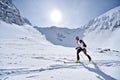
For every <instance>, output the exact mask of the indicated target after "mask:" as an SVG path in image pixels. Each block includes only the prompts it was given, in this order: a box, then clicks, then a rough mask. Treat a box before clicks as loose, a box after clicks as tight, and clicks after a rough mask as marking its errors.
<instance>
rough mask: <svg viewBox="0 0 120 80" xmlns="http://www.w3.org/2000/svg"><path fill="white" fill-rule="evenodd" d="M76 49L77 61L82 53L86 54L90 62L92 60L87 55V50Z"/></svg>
mask: <svg viewBox="0 0 120 80" xmlns="http://www.w3.org/2000/svg"><path fill="white" fill-rule="evenodd" d="M76 49H77V60H79V59H80V57H79V53H80V52H81V51H83V52H84V54H85V55H86V56H87V57H88V59H89V61H90V60H91V57H90V56H89V55H88V54H87V50H86V49H85V48H81V47H78V48H76Z"/></svg>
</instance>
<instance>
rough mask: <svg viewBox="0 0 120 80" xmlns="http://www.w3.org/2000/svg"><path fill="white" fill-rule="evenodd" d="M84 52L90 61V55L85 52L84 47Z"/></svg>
mask: <svg viewBox="0 0 120 80" xmlns="http://www.w3.org/2000/svg"><path fill="white" fill-rule="evenodd" d="M83 52H84V54H85V55H86V56H87V57H88V59H89V61H91V57H90V56H89V55H88V54H87V51H86V49H84V50H83Z"/></svg>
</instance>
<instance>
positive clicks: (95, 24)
mask: <svg viewBox="0 0 120 80" xmlns="http://www.w3.org/2000/svg"><path fill="white" fill-rule="evenodd" d="M84 27H85V28H87V30H88V31H93V30H96V29H99V30H107V29H109V30H115V29H117V28H120V6H118V7H116V8H114V9H111V10H109V11H108V12H106V13H104V14H103V15H101V16H99V17H97V18H95V19H93V20H91V21H90V22H89V23H88V24H86V25H85V26H84Z"/></svg>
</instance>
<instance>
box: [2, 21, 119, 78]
mask: <svg viewBox="0 0 120 80" xmlns="http://www.w3.org/2000/svg"><path fill="white" fill-rule="evenodd" d="M75 53H76V50H75V48H70V47H63V46H57V45H53V44H51V43H50V42H49V41H47V40H46V38H45V36H43V35H42V34H40V32H38V31H37V30H36V29H34V28H33V27H32V26H29V25H24V26H18V25H15V24H12V25H11V24H6V23H4V22H0V80H120V52H119V51H117V50H114V49H107V48H104V47H103V49H102V48H89V47H88V53H89V54H90V56H91V57H92V60H93V62H88V59H87V57H86V56H85V55H84V54H83V53H82V52H81V55H80V59H81V62H83V63H73V62H74V61H75V60H76V54H75ZM64 62H71V63H64Z"/></svg>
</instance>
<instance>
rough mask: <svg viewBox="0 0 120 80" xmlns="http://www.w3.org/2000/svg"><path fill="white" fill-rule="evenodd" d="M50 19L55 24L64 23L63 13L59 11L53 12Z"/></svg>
mask: <svg viewBox="0 0 120 80" xmlns="http://www.w3.org/2000/svg"><path fill="white" fill-rule="evenodd" d="M50 19H51V20H52V21H53V22H54V23H55V24H58V23H60V22H61V21H62V13H61V12H60V11H59V10H53V11H52V12H51V14H50Z"/></svg>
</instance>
